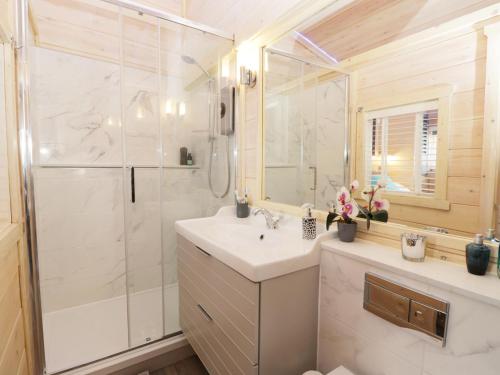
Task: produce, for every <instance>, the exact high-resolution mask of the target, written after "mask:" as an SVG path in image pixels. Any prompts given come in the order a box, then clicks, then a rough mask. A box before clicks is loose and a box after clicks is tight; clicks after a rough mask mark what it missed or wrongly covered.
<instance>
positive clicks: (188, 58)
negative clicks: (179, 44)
mask: <svg viewBox="0 0 500 375" xmlns="http://www.w3.org/2000/svg"><path fill="white" fill-rule="evenodd" d="M181 59H182V61H184V62H185V63H186V64H189V65H196V66H197V67H198V68H199V69H200V70H201V71H202V72H203V73H205V74H206V76H207V77H208V78H210V74H208V72H207V71H206V70H205V69H203V67H202V66H201V65H200V63H199V62H198V61H196V60H195V59H194V58H193V57H191V56H187V55H182V56H181Z"/></svg>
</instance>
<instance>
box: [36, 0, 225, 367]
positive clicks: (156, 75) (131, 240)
mask: <svg viewBox="0 0 500 375" xmlns="http://www.w3.org/2000/svg"><path fill="white" fill-rule="evenodd" d="M32 8H33V9H34V11H35V12H38V14H39V16H43V17H45V19H47V20H49V21H47V23H44V24H43V26H42V28H41V29H40V30H39V32H40V35H39V36H38V39H37V40H35V39H34V38H33V39H32V41H31V46H30V48H29V56H28V57H29V67H30V76H31V88H30V98H31V105H30V106H31V108H30V117H31V126H32V128H33V139H32V143H33V152H34V164H33V166H32V169H33V174H34V176H33V184H34V195H35V207H36V224H37V255H38V260H39V273H40V285H41V293H40V295H41V310H42V317H43V333H44V344H45V359H46V370H47V373H49V374H50V373H55V372H58V371H62V370H66V369H69V368H73V367H77V366H80V365H83V364H85V363H88V362H92V361H95V360H99V359H101V358H104V357H107V356H110V355H113V354H116V353H119V352H123V351H126V350H128V349H130V348H134V347H137V346H140V345H143V344H146V343H148V342H152V341H155V340H159V339H162V338H164V337H168V336H171V335H174V334H177V333H179V332H180V327H179V311H178V309H179V301H178V295H179V293H178V288H177V267H176V263H177V259H176V233H175V221H176V220H179V219H185V218H195V217H201V216H207V215H210V214H213V213H215V211H216V210H217V209H218V208H220V207H221V206H222V205H227V204H231V203H232V199H231V196H230V194H221V192H222V193H224V192H229V191H233V190H234V183H233V179H232V177H233V175H232V173H231V172H232V170H233V167H234V162H233V159H234V158H233V155H234V153H233V144H234V140H233V138H234V137H233V136H232V128H231V129H229V128H230V126H229V125H230V124H229V123H227V122H226V127H225V128H224V129H225V130H224V131H223V130H221V129H222V127H221V125H222V121H221V119H220V116H221V104H220V103H221V97H223V96H224V97H225V98H226V99H225V100H226V104H227V108H229V107H230V103H229V102H228V101H227V98H228V94H227V93H228V92H230V91H229V89H230V87H231V83H232V82H234V61H232V56H231V55H230V52H231V50H232V41H231V40H227V39H224V38H221V37H217V36H214V35H211V34H209V33H206V32H202V31H199V30H196V29H193V28H190V27H187V26H183V25H180V24H178V23H173V22H170V21H166V20H162V19H159V18H157V17H153V16H151V15H148V14H146V13H143V12H137V11H133V10H130V9H125V8H121V7H118V6H114V5H111V4H109V3H108V2H104V1H99V0H74V1H71V2H52V1H49V0H33V2H32ZM51 22H52V23H54V25H51V24H50V23H51ZM57 25H59V26H60V25H64V27H62V26H61V27H59V26H57ZM49 26H50V27H52V28H50V27H49ZM56 26H57V27H56ZM54 27H55V28H54ZM56 29H57V30H64V33H61V32H57V33H56V34H55V35H56V36H57V38H54V34H53V32H54V30H56ZM49 31H50V32H49ZM50 38H53V39H50ZM48 40H50V42H49V41H48ZM37 41H38V42H37ZM223 57H224V58H225V60H223ZM224 64H225V65H224ZM221 93H223V94H221ZM228 113H230V112H229V111H228ZM210 118H211V119H212V120H210ZM226 119H227V116H226ZM220 145H222V146H220ZM181 148H186V149H187V152H188V153H189V154H190V160H191V161H192V163H190V164H189V165H187V163H186V162H185V161H184V160H182V162H181V159H180V149H181ZM210 160H212V163H211V166H212V169H211V170H212V173H210V172H209V170H210V168H209V166H210ZM228 161H229V163H228ZM209 175H210V176H212V180H213V181H212V182H213V185H214V186H215V187H216V189H215V191H211V190H210V188H209V186H210V184H209ZM214 176H215V177H214ZM221 196H223V198H220V197H221Z"/></svg>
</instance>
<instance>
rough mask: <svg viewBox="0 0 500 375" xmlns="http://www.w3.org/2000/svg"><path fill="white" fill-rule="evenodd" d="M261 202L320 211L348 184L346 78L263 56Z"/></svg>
mask: <svg viewBox="0 0 500 375" xmlns="http://www.w3.org/2000/svg"><path fill="white" fill-rule="evenodd" d="M264 53H265V99H264V101H265V113H264V117H265V197H266V199H268V200H272V201H274V202H279V203H285V204H289V205H294V206H300V205H302V204H303V203H304V202H309V203H312V204H314V206H315V207H318V208H320V209H323V208H324V207H326V204H327V201H328V200H330V199H332V197H334V196H335V195H336V192H337V190H338V189H340V187H342V186H343V185H344V184H345V183H346V177H347V168H346V167H347V160H346V152H347V146H346V145H347V143H346V140H347V130H348V129H347V115H348V103H347V86H348V76H347V75H346V74H343V73H340V72H338V71H336V70H335V69H334V68H333V67H331V66H327V65H326V64H320V63H315V62H311V61H308V60H305V59H300V58H298V57H295V56H290V55H288V54H286V53H281V52H280V51H278V50H273V49H271V48H268V49H266V50H265V52H264Z"/></svg>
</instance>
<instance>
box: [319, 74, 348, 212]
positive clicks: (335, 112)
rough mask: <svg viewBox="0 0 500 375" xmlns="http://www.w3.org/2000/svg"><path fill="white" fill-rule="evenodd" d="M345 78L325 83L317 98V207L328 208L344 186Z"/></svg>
mask: <svg viewBox="0 0 500 375" xmlns="http://www.w3.org/2000/svg"><path fill="white" fill-rule="evenodd" d="M346 90H347V88H346V79H345V78H341V79H339V80H334V81H328V82H326V83H324V84H322V85H320V86H319V87H318V91H317V96H316V111H317V112H316V119H317V135H316V148H315V149H316V168H317V173H318V174H317V187H316V202H315V204H316V208H318V209H319V210H326V209H327V206H328V205H327V202H328V201H329V200H335V199H336V194H337V191H338V190H339V188H340V187H342V186H343V185H344V173H345V171H344V144H345V140H346V128H345V125H346V111H347V103H346Z"/></svg>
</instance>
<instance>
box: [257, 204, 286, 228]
mask: <svg viewBox="0 0 500 375" xmlns="http://www.w3.org/2000/svg"><path fill="white" fill-rule="evenodd" d="M253 214H254V216H256V215H258V214H262V215H264V217H265V218H266V224H267V227H268V228H269V229H278V224H279V221H280V218H279V217H278V216H276V215H273V214H272V213H271V212H270V211H268V210H266V209H265V208H257V209H256V210H255V211H254V212H253Z"/></svg>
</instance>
